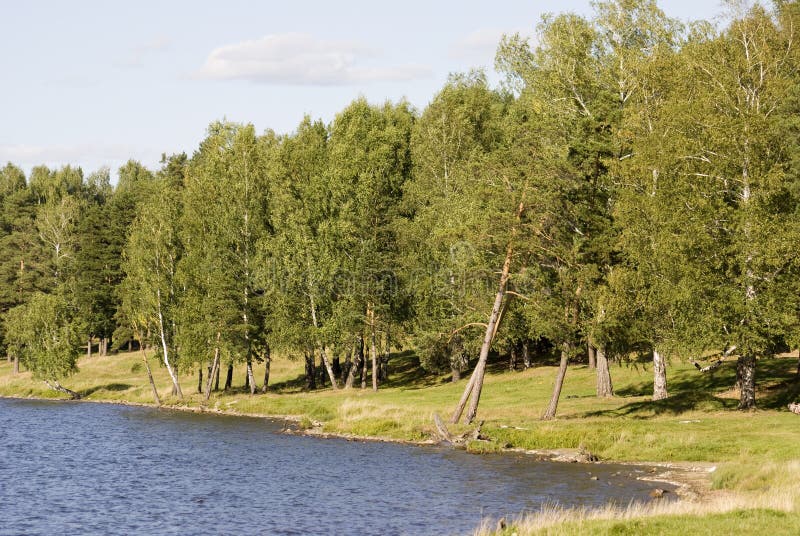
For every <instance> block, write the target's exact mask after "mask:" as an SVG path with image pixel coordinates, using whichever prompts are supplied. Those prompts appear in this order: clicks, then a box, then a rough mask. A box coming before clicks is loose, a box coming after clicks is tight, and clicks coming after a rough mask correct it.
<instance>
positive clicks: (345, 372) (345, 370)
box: [340, 349, 355, 389]
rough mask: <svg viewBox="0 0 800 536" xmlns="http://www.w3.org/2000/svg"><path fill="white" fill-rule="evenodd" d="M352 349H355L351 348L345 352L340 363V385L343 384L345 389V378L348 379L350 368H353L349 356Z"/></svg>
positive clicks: (351, 359)
mask: <svg viewBox="0 0 800 536" xmlns="http://www.w3.org/2000/svg"><path fill="white" fill-rule="evenodd" d="M354 351H355V349H351V351H350V352H347V354H346V355H345V357H344V363H342V375H341V377H340V379H341V381H342V385H344V387H345V389H347V380H349V379H350V369H352V368H353V358H352V357H351V354H352V353H353V352H354ZM350 387H352V384H351V385H350Z"/></svg>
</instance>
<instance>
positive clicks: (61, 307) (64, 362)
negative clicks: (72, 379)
mask: <svg viewBox="0 0 800 536" xmlns="http://www.w3.org/2000/svg"><path fill="white" fill-rule="evenodd" d="M4 323H5V330H6V333H7V337H8V344H9V347H10V352H11V353H12V354H13V355H17V356H19V358H20V360H21V361H22V363H24V365H25V366H26V367H27V368H28V369H29V370H31V371H32V372H33V374H34V376H35V377H37V378H40V379H43V380H59V379H62V378H65V377H67V376H69V375H70V374H72V373H73V372H75V371H76V370H77V367H76V363H77V360H78V355H79V349H78V344H79V343H78V333H77V331H76V330H75V326H74V325H73V323H72V318H71V311H70V310H69V307H68V305H67V302H66V300H65V299H64V298H63V297H62V296H60V295H59V294H43V293H36V294H34V295H33V296H31V298H30V300H29V301H28V302H27V303H26V304H24V305H18V306H17V307H15V308H13V309H11V310H10V311H9V312H8V313H7V314H6V317H5V322H4Z"/></svg>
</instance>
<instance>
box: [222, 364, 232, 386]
mask: <svg viewBox="0 0 800 536" xmlns="http://www.w3.org/2000/svg"><path fill="white" fill-rule="evenodd" d="M231 387H233V363H228V373H227V374H226V375H225V387H224V388H223V389H224V390H225V391H227V390H229V389H230V388H231Z"/></svg>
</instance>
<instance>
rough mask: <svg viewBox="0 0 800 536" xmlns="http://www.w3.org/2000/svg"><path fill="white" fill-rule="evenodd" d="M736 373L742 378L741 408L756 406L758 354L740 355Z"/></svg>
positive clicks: (747, 408) (740, 390) (746, 408)
mask: <svg viewBox="0 0 800 536" xmlns="http://www.w3.org/2000/svg"><path fill="white" fill-rule="evenodd" d="M736 373H737V376H738V377H739V379H740V387H739V409H741V410H751V409H755V408H756V356H754V355H753V354H750V353H748V354H745V355H740V356H739V360H738V361H737V362H736Z"/></svg>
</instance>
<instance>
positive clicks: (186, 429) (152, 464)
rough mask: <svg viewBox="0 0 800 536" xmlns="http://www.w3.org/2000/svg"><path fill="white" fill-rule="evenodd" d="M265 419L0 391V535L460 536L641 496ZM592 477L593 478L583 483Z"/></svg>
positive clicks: (557, 466) (563, 470)
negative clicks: (7, 395)
mask: <svg viewBox="0 0 800 536" xmlns="http://www.w3.org/2000/svg"><path fill="white" fill-rule="evenodd" d="M282 428H283V423H282V422H279V421H271V420H267V419H255V418H242V417H226V416H219V415H208V414H195V413H183V412H175V411H166V410H157V409H154V408H139V407H125V406H115V405H107V404H93V403H82V402H45V401H29V400H10V399H0V534H3V535H6V534H8V535H11V534H14V535H16V534H53V533H61V534H103V535H105V534H126V535H127V534H375V535H391V534H464V533H469V532H471V531H472V530H473V529H474V528H475V527H476V526H477V525H478V524H479V523H480V521H481V519H482V518H483V517H484V516H493V517H499V516H514V515H516V514H519V513H520V512H522V511H524V510H536V509H538V508H539V507H540V506H541V505H542V504H543V503H544V502H551V503H561V504H564V505H567V506H575V505H601V504H605V503H607V502H609V501H616V502H619V503H627V502H629V501H631V500H642V501H644V500H647V493H648V491H649V490H650V489H652V488H653V484H652V483H650V484H648V483H647V482H641V481H637V480H635V479H633V478H632V477H633V476H634V474H635V473H636V472H637V471H638V472H641V469H637V468H633V467H629V466H614V465H583V464H564V463H550V462H539V461H534V460H532V459H530V458H529V457H525V456H521V455H520V456H514V455H491V456H485V455H484V456H478V455H471V454H468V453H466V452H463V451H454V450H451V449H446V448H438V447H416V446H410V445H399V444H391V443H370V442H357V441H346V440H339V439H322V438H313V437H305V436H296V435H286V434H281V433H280V430H281V429H282ZM591 475H596V476H598V477H599V480H591V479H590V476H591Z"/></svg>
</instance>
